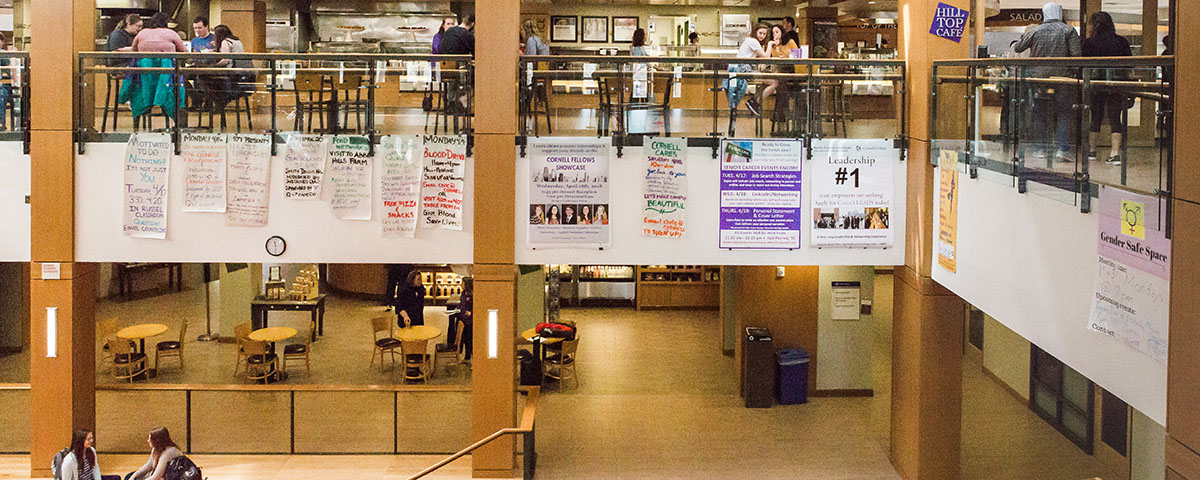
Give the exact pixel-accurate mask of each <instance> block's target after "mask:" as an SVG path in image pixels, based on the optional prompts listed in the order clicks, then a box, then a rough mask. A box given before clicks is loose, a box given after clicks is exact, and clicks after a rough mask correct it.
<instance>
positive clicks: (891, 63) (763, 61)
mask: <svg viewBox="0 0 1200 480" xmlns="http://www.w3.org/2000/svg"><path fill="white" fill-rule="evenodd" d="M520 61H521V62H522V63H529V62H556V63H561V62H589V63H707V64H714V63H715V64H727V63H736V64H749V65H800V66H807V65H812V66H869V67H902V66H904V60H891V59H888V60H849V59H844V58H735V57H670V56H667V57H663V56H657V57H650V56H646V57H640V56H639V57H632V56H627V55H625V56H606V55H522V56H521V57H520Z"/></svg>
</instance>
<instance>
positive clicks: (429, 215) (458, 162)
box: [421, 135, 467, 230]
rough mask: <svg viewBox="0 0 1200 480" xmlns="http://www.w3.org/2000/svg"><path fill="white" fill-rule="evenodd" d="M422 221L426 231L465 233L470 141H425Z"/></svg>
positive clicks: (441, 138) (433, 138)
mask: <svg viewBox="0 0 1200 480" xmlns="http://www.w3.org/2000/svg"><path fill="white" fill-rule="evenodd" d="M422 142H423V143H424V145H423V146H422V149H421V151H422V155H421V157H422V160H421V164H422V166H423V169H424V172H423V174H422V178H421V219H422V220H421V221H422V223H421V224H422V225H424V226H426V227H437V228H442V229H446V230H462V228H463V225H462V215H463V177H464V175H465V171H466V170H465V165H466V161H467V137H464V136H457V135H456V136H450V135H425V136H424V137H422Z"/></svg>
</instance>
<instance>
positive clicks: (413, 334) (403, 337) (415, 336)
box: [392, 325, 442, 342]
mask: <svg viewBox="0 0 1200 480" xmlns="http://www.w3.org/2000/svg"><path fill="white" fill-rule="evenodd" d="M441 334H442V331H441V330H438V328H437V327H433V326H429V325H416V326H412V327H408V328H400V329H396V331H395V332H394V333H393V334H392V337H394V338H395V339H396V340H399V341H401V342H420V341H422V340H430V339H433V338H437V336H438V335H441Z"/></svg>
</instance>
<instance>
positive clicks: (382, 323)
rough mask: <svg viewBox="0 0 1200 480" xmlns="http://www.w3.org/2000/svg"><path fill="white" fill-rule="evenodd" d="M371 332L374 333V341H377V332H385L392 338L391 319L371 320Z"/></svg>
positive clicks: (379, 318) (377, 318) (378, 318)
mask: <svg viewBox="0 0 1200 480" xmlns="http://www.w3.org/2000/svg"><path fill="white" fill-rule="evenodd" d="M371 330H372V331H373V332H374V333H375V339H376V340H379V332H383V331H387V332H388V336H389V337H390V336H392V319H391V318H388V317H375V318H372V319H371Z"/></svg>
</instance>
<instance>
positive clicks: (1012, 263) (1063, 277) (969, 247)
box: [931, 170, 1167, 424]
mask: <svg viewBox="0 0 1200 480" xmlns="http://www.w3.org/2000/svg"><path fill="white" fill-rule="evenodd" d="M938 173H939V174H940V172H938ZM979 175H980V178H979V179H976V180H971V179H970V178H969V177H968V176H966V175H962V174H960V175H959V179H960V182H961V183H960V187H959V196H958V209H959V214H958V242H957V245H958V255H957V257H958V258H957V264H958V269H957V270H958V272H957V273H950V272H949V271H947V270H945V269H943V268H942V267H940V266H938V265H936V264H935V265H934V267H933V279H934V280H936V281H937V282H938V283H940V284H942V285H943V286H945V287H946V288H949V289H950V290H951V291H953V292H954V293H956V294H958V295H959V296H960V297H962V298H963V299H964V300H966V301H967V302H970V303H971V304H973V305H975V306H977V307H979V309H980V310H983V311H985V312H987V313H988V314H989V315H991V316H992V317H994V318H995V319H996V320H998V321H999V322H1000V323H1003V324H1004V325H1005V326H1006V327H1008V328H1010V329H1012V330H1013V331H1014V332H1016V333H1017V334H1018V335H1020V336H1022V337H1025V338H1026V339H1028V340H1029V341H1030V342H1032V343H1033V344H1035V345H1037V346H1038V347H1040V348H1042V349H1043V350H1046V351H1047V352H1050V353H1051V354H1052V355H1054V356H1055V357H1056V358H1058V359H1059V360H1061V361H1063V362H1064V363H1066V364H1067V365H1069V366H1070V367H1071V368H1073V369H1075V370H1076V371H1078V372H1079V373H1081V374H1083V375H1084V376H1086V377H1088V378H1089V379H1091V380H1092V381H1094V382H1096V383H1097V384H1099V385H1100V386H1102V387H1104V388H1105V389H1106V390H1108V391H1110V392H1112V393H1113V394H1115V395H1117V396H1118V397H1120V398H1121V399H1122V400H1124V401H1125V402H1127V403H1129V405H1130V406H1132V407H1134V408H1136V409H1138V410H1140V411H1142V412H1143V413H1145V414H1146V415H1147V416H1149V417H1150V418H1151V419H1153V420H1154V421H1156V422H1158V423H1160V424H1165V423H1166V414H1167V411H1166V405H1167V400H1166V394H1167V368H1166V365H1163V364H1161V363H1158V362H1157V361H1155V360H1154V359H1152V358H1150V357H1148V356H1146V355H1143V354H1142V353H1139V352H1138V351H1136V350H1133V349H1132V348H1130V347H1127V346H1125V345H1123V344H1121V343H1120V341H1118V340H1116V339H1114V338H1111V337H1108V336H1106V335H1103V334H1099V333H1093V332H1091V331H1089V330H1088V328H1087V321H1088V317H1089V314H1090V309H1091V297H1092V280H1093V276H1094V275H1095V263H1096V232H1097V216H1098V215H1097V214H1096V213H1095V212H1093V213H1091V214H1082V213H1079V207H1078V206H1073V205H1068V204H1065V203H1061V202H1057V201H1054V200H1051V199H1048V198H1045V197H1042V196H1039V195H1035V194H1024V195H1022V194H1019V193H1017V190H1016V189H1015V188H1013V187H1011V186H1008V185H1001V184H1000V183H998V182H995V181H991V180H988V179H985V178H984V177H985V176H986V175H995V174H994V173H993V172H990V171H984V170H980V172H979ZM937 182H938V180H937V179H935V181H934V185H938V183H937ZM1010 185H1011V184H1010ZM934 195H935V198H934V207H933V212H937V211H938V205H937V204H938V203H939V202H938V200H937V198H936V189H935V193H934ZM934 223H935V225H934V232H937V231H938V226H937V223H938V220H937V215H934ZM935 238H936V237H935ZM935 243H936V242H935ZM931 247H932V248H936V246H935V245H931ZM934 251H935V252H936V250H934ZM935 254H936V253H935ZM984 348H985V349H986V348H987V345H986V344H985V345H984Z"/></svg>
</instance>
